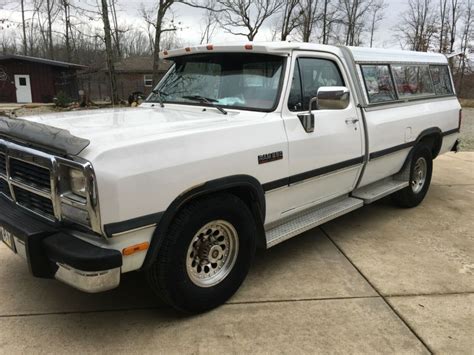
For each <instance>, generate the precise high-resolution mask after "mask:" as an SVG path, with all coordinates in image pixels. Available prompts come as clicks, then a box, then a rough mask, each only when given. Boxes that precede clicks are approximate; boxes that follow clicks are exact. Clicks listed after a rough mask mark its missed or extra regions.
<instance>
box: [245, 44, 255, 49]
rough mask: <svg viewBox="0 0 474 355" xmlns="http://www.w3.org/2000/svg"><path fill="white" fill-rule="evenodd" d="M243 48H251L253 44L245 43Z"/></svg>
mask: <svg viewBox="0 0 474 355" xmlns="http://www.w3.org/2000/svg"><path fill="white" fill-rule="evenodd" d="M244 48H245V49H248V50H252V49H253V45H251V44H246V45H245V46H244Z"/></svg>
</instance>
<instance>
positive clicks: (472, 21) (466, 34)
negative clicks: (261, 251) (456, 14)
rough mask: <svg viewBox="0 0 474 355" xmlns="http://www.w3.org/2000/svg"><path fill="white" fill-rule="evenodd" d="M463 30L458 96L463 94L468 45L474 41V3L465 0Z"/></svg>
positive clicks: (467, 64)
mask: <svg viewBox="0 0 474 355" xmlns="http://www.w3.org/2000/svg"><path fill="white" fill-rule="evenodd" d="M463 22H464V28H463V31H462V36H461V53H462V54H461V56H460V63H459V75H458V76H459V80H458V88H457V91H458V95H459V96H461V95H462V94H463V89H464V87H463V84H464V77H465V75H466V72H467V70H468V69H470V68H469V51H470V50H472V48H469V47H470V43H471V45H472V42H473V41H474V1H473V0H467V3H466V7H465V9H464V15H463Z"/></svg>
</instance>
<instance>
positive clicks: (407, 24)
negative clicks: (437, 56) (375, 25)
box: [396, 0, 457, 52]
mask: <svg viewBox="0 0 474 355" xmlns="http://www.w3.org/2000/svg"><path fill="white" fill-rule="evenodd" d="M455 1H457V0H455ZM436 20H437V19H436V14H435V11H434V8H433V4H432V1H431V0H409V1H408V9H407V11H405V12H404V13H403V14H402V20H401V22H400V23H399V25H398V26H397V27H396V30H397V32H398V35H397V36H398V38H399V40H400V44H401V46H402V47H407V48H408V49H411V50H414V51H420V52H426V51H427V50H428V49H429V48H430V47H431V45H432V39H433V35H434V34H435V33H436V31H437V26H436Z"/></svg>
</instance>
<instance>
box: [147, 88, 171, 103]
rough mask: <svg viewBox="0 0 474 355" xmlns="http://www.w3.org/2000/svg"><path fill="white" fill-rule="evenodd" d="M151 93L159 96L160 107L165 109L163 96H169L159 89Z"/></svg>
mask: <svg viewBox="0 0 474 355" xmlns="http://www.w3.org/2000/svg"><path fill="white" fill-rule="evenodd" d="M151 93H152V94H154V95H156V96H158V102H159V103H160V107H165V105H164V104H163V97H162V96H161V95H165V96H167V95H168V94H167V93H166V92H163V91H161V90H158V89H155V90H152V91H151Z"/></svg>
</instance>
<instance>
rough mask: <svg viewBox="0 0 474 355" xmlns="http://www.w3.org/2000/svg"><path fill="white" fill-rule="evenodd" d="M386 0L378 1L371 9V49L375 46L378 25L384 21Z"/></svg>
mask: <svg viewBox="0 0 474 355" xmlns="http://www.w3.org/2000/svg"><path fill="white" fill-rule="evenodd" d="M387 6H388V5H387V4H385V1H384V0H376V1H375V2H374V3H373V4H372V6H371V8H370V47H371V48H372V46H373V44H374V33H375V30H376V29H377V24H378V23H379V22H380V21H382V20H383V19H384V16H385V14H384V10H385V9H386V8H387Z"/></svg>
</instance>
